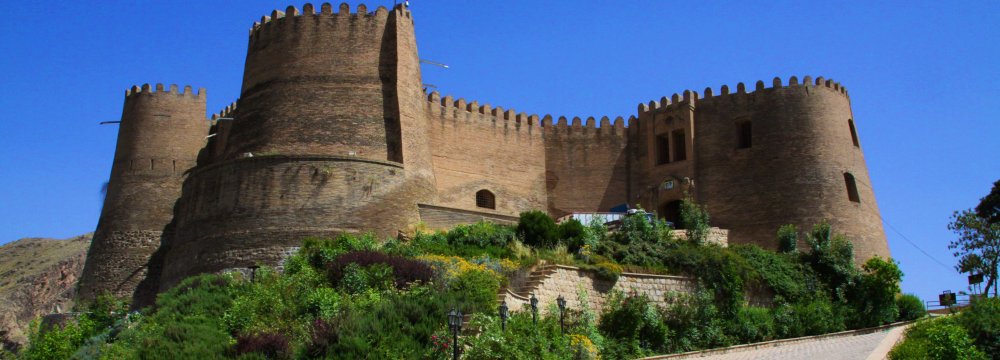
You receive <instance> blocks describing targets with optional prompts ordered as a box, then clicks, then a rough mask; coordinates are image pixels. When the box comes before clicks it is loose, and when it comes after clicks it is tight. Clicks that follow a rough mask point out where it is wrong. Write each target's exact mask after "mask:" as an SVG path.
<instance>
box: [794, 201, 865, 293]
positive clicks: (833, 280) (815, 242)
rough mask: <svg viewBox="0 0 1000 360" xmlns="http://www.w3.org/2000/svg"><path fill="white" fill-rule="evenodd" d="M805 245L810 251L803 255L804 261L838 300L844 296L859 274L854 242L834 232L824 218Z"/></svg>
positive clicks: (808, 237)
mask: <svg viewBox="0 0 1000 360" xmlns="http://www.w3.org/2000/svg"><path fill="white" fill-rule="evenodd" d="M806 244H807V245H808V246H809V249H810V251H809V252H808V253H806V254H803V255H802V256H803V259H804V260H805V262H807V263H809V265H810V266H811V267H812V268H813V271H815V272H816V276H817V277H818V278H819V280H820V281H821V282H822V283H823V284H826V286H827V288H828V290H829V291H830V294H831V295H832V296H833V297H834V298H835V299H845V298H846V296H847V288H848V287H849V286H850V285H851V284H852V283H853V282H854V281H855V280H856V278H857V277H858V276H859V275H858V270H857V269H856V268H855V267H854V245H852V244H851V242H850V241H847V239H846V238H845V237H844V236H843V235H840V234H834V233H833V229H832V228H831V227H830V224H829V223H828V222H826V221H825V220H824V221H823V222H821V223H819V224H816V225H815V226H813V230H812V232H811V233H810V234H809V236H807V237H806Z"/></svg>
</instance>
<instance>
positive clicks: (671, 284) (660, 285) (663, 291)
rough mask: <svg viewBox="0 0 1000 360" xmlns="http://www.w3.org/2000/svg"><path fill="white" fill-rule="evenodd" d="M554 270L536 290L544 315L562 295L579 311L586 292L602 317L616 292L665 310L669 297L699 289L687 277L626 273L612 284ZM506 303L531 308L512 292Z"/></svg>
mask: <svg viewBox="0 0 1000 360" xmlns="http://www.w3.org/2000/svg"><path fill="white" fill-rule="evenodd" d="M553 267H554V268H555V273H553V274H551V275H550V276H549V277H548V278H546V279H545V280H544V281H543V282H542V284H541V285H540V286H539V287H538V288H537V289H536V290H535V296H536V297H538V306H539V308H540V309H542V310H541V311H546V310H547V309H548V307H549V306H550V305H551V304H555V303H556V298H557V297H559V295H562V296H563V297H564V298H565V299H566V306H567V307H569V308H573V309H579V308H580V304H581V303H580V298H579V296H578V293H579V292H580V290H583V291H584V292H586V294H587V302H588V305H589V306H590V309H591V310H593V311H596V312H598V313H600V310H601V309H602V308H603V306H604V302H605V300H606V299H607V297H608V296H609V295H610V293H611V291H612V290H618V291H622V292H631V291H635V292H637V293H641V294H646V295H648V296H649V298H650V299H651V300H653V301H654V302H655V303H656V304H658V305H661V306H662V305H666V302H665V301H664V298H665V295H667V294H668V293H671V292H678V293H691V292H693V291H694V287H695V280H694V279H692V278H688V277H683V276H671V275H652V274H635V273H622V275H621V276H620V277H619V278H618V281H615V282H612V281H609V280H604V279H600V278H598V277H597V275H596V273H595V272H593V271H590V270H584V269H580V268H576V267H572V266H564V265H555V266H553ZM511 295H514V296H511ZM506 300H507V306H509V307H510V308H511V309H512V310H521V309H522V307H523V305H525V304H527V299H525V298H523V297H520V296H517V295H516V294H512V293H510V292H508V293H507V296H506Z"/></svg>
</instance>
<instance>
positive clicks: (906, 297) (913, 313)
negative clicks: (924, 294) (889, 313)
mask: <svg viewBox="0 0 1000 360" xmlns="http://www.w3.org/2000/svg"><path fill="white" fill-rule="evenodd" d="M896 308H898V309H899V316H898V317H896V321H910V320H916V319H919V318H922V317H924V316H926V315H927V309H926V308H924V302H923V301H922V300H920V298H919V297H917V296H916V295H913V294H902V295H900V296H898V297H896Z"/></svg>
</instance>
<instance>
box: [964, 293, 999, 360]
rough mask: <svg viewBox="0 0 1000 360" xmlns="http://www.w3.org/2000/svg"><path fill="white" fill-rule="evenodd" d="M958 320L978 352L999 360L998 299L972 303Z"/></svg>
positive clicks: (986, 299)
mask: <svg viewBox="0 0 1000 360" xmlns="http://www.w3.org/2000/svg"><path fill="white" fill-rule="evenodd" d="M959 320H960V323H961V324H962V326H963V327H965V329H966V330H967V331H968V332H969V336H970V337H972V339H973V341H974V342H975V344H976V347H978V348H979V350H982V351H983V352H984V353H986V354H988V355H989V356H991V357H992V358H993V359H1000V298H995V297H994V298H983V299H979V300H977V301H975V302H973V303H972V305H970V306H969V308H968V309H966V310H965V311H963V312H962V316H961V317H960V319H959Z"/></svg>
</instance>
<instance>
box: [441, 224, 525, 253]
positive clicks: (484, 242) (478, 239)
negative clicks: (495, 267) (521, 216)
mask: <svg viewBox="0 0 1000 360" xmlns="http://www.w3.org/2000/svg"><path fill="white" fill-rule="evenodd" d="M514 238H515V233H514V229H512V228H511V227H510V226H506V225H498V224H494V223H491V222H487V221H479V222H477V223H474V224H469V225H458V226H456V227H455V228H453V229H451V230H450V231H448V244H450V245H453V246H454V245H474V246H478V247H486V246H494V247H498V248H504V247H506V246H507V243H509V242H510V241H512V240H514Z"/></svg>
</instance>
